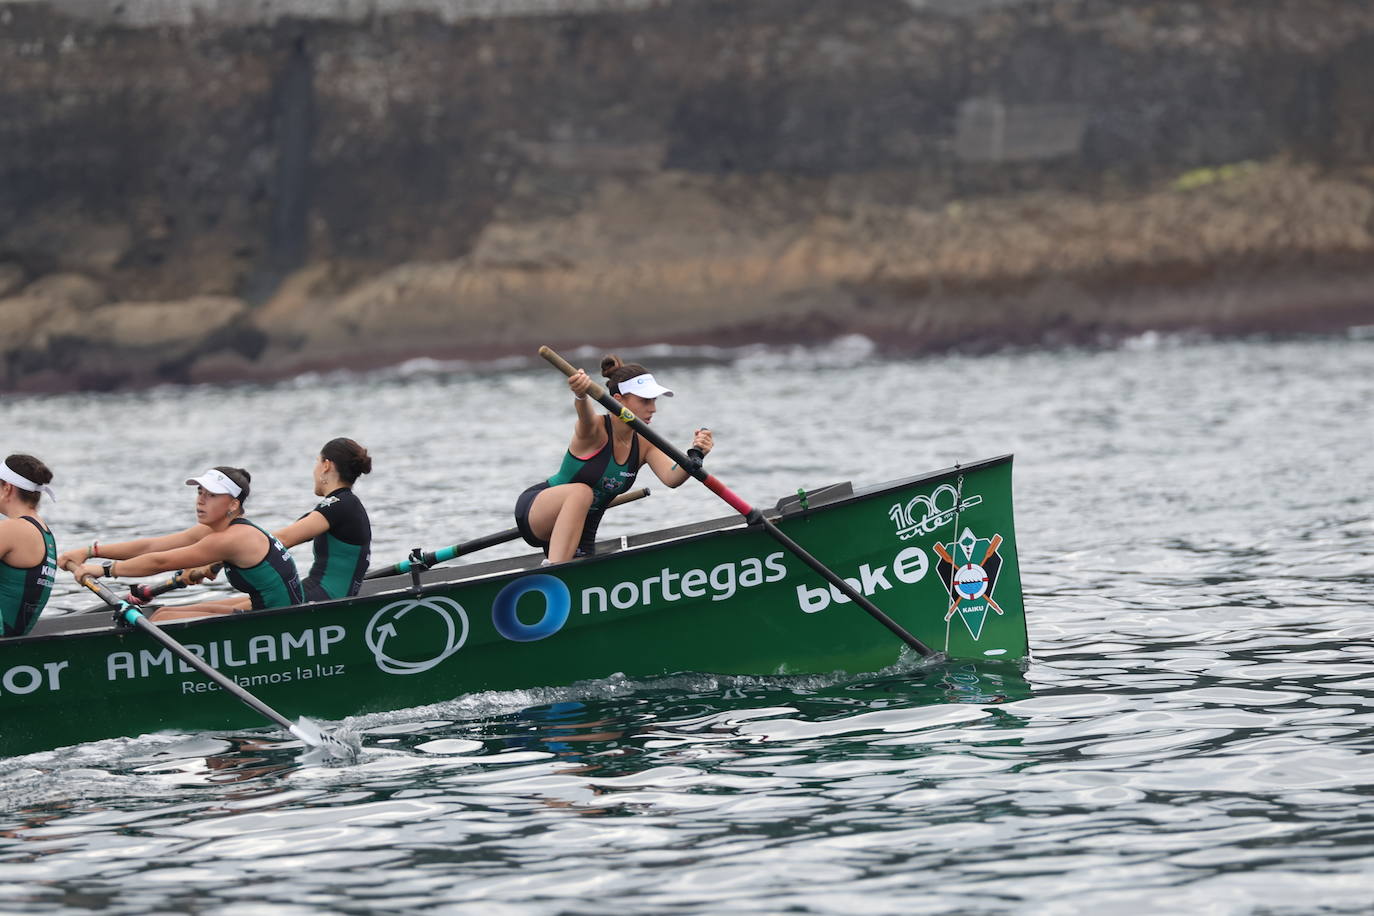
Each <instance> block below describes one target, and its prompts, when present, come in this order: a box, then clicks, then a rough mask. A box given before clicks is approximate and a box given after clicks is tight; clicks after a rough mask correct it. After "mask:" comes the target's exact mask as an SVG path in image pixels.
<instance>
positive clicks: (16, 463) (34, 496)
mask: <svg viewBox="0 0 1374 916" xmlns="http://www.w3.org/2000/svg"><path fill="white" fill-rule="evenodd" d="M5 465H6V466H7V467H8V468H9V469H10V470H11V471H13V472H14V473H16V474H18V475H19V476H20V477H27V478H28V479H29V480H32V481H33V482H34V483H36V484H38V485H39V486H40V487H41V486H43V484H45V483H52V471H50V470H48V466H47V465H46V464H44V463H43V462H41V461H39V460H38V459H37V458H35V457H33V456H32V455H10V456H9V457H8V458H6V459H5ZM14 489H15V490H16V491H17V492H18V493H19V498H20V499H22V500H23V501H24V502H26V503H28V504H29V505H30V506H36V505H38V500H39V497H40V496H41V495H42V494H41V493H39V492H38V491H37V490H20V489H19V488H18V487H15V488H14Z"/></svg>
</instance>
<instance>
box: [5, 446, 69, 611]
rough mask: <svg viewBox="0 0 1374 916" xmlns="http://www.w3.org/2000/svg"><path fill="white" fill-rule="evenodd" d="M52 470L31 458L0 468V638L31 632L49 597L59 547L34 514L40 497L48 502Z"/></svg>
mask: <svg viewBox="0 0 1374 916" xmlns="http://www.w3.org/2000/svg"><path fill="white" fill-rule="evenodd" d="M51 480H52V471H50V470H48V466H47V465H45V464H44V463H43V462H41V461H39V460H38V459H37V458H35V457H33V456H32V455H10V456H9V457H8V458H6V459H5V461H4V463H3V464H0V514H3V515H4V516H5V520H4V521H3V522H0V636H23V635H24V634H25V633H27V632H29V630H31V629H33V625H34V623H35V622H36V621H37V620H38V615H39V614H41V613H43V607H44V605H46V604H47V603H48V596H49V595H51V594H52V586H53V577H54V576H56V575H57V545H56V544H55V543H54V542H53V539H52V532H51V531H49V530H48V526H47V524H46V523H45V522H44V521H43V519H42V518H40V517H39V515H38V511H37V510H38V500H39V499H40V493H46V494H48V496H49V497H50V498H51V497H52V489H51V488H50V487H49V486H48V483H49V482H50V481H51Z"/></svg>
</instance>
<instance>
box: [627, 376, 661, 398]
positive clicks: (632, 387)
mask: <svg viewBox="0 0 1374 916" xmlns="http://www.w3.org/2000/svg"><path fill="white" fill-rule="evenodd" d="M616 388H617V389H619V391H620V393H621V394H632V395H634V396H635V397H640V398H656V397H665V398H671V397H672V396H673V392H672V389H670V388H664V387H663V386H662V385H660V384H659V383H658V382H656V381H654V377H653V376H652V375H650V374H649V373H647V372H646V373H644V374H643V375H636V376H635V377H634V378H630V379H626V380H625V381H623V382H621V383H620V384H618V385H616Z"/></svg>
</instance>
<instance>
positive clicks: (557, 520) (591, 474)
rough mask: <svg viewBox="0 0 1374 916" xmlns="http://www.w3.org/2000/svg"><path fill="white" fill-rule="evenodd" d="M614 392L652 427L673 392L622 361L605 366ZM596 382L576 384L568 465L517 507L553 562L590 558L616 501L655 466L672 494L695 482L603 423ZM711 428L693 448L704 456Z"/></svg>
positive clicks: (527, 531)
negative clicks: (660, 402) (591, 394)
mask: <svg viewBox="0 0 1374 916" xmlns="http://www.w3.org/2000/svg"><path fill="white" fill-rule="evenodd" d="M601 374H602V375H603V376H605V377H606V379H607V383H608V384H607V386H606V387H607V390H608V391H609V392H610V394H611V396H612V397H614V398H615V399H616V400H617V401H619V402H620V403H621V404H623V405H625V406H626V407H628V408H629V409H630V411H631V412H632V413H633V414H634V415H635V416H636V417H638V418H639V419H640V420H642V421H643V422H645V423H649V422H651V421H652V420H653V418H654V413H655V411H656V410H657V398H659V397H660V396H662V397H669V398H670V397H672V396H673V393H672V392H671V391H669V390H668V389H667V388H664V387H663V386H662V385H660V384H659V383H658V382H656V381H655V380H654V377H653V376H652V375H650V374H649V370H648V369H645V368H644V367H643V366H641V365H639V364H638V363H628V364H626V363H623V362H621V360H620V358H619V357H617V356H607V357H605V358H604V359H602V360H601ZM591 386H592V380H591V379H590V378H588V377H587V373H585V372H583V371H582V370H581V369H579V370H577V372H575V373H574V374H573V375H571V376H569V378H568V387H569V388H570V389H571V390H572V393H573V396H574V397H575V398H576V400H575V401H574V402H573V406H574V408H576V410H577V424H576V425H575V426H574V427H573V435H572V442H570V443H569V444H568V452H567V454H566V455H564V456H563V466H562V467H560V468H559V469H558V473H557V474H554V475H553V476H552V477H550V478H549V479H548V480H546V481H542V482H540V483H537V484H535V485H534V486H532V487H530V488H529V489H528V490H526V491H525V492H524V493H521V494H520V498H519V499H518V500H517V501H516V503H515V524H516V526H517V527H518V528H519V529H520V534H521V535H522V536H524V538H525V541H526V543H528V544H530V545H532V546H534V547H541V548H543V550H544V554H545V555H546V556H547V557H548V562H550V563H563V562H565V561H567V560H571V559H572V558H573V556H574V555H577V556H585V555H587V554H590V553H591V552H592V550H593V549H594V546H595V543H596V529H597V526H598V525H600V523H601V516H602V513H604V512H605V510H606V506H607V505H609V504H610V502H611V500H613V499H614V498H615V497H616V496H618V495H620V494H621V493H623V492H625V491H627V490H629V489H630V487H631V486H632V485H633V484H634V481H635V476H636V475H637V474H638V473H639V469H640V468H641V467H642V466H643V465H645V464H648V465H649V467H651V468H653V471H654V474H655V475H657V476H658V479H659V480H661V481H663V482H664V484H666V485H667V486H670V487H679V486H681V485H682V484H683V483H684V482H685V481H686V480H687V478H688V477H689V476H691V475H690V474H689V473H688V471H687V469H686V468H681V467H678V466H677V464H676V463H675V462H674V461H673V460H672V459H671V458H669V457H668V456H667V455H665V454H664V453H663V452H662V451H660V450H659V449H658V448H657V447H656V446H654V444H653V443H651V442H648V441H647V440H645V439H643V438H642V437H640V435H639V434H638V433H636V432H635V431H634V430H633V429H632V428H631V427H630V425H629V424H628V423H616V422H613V421H612V419H611V417H610V416H609V415H602V416H600V417H598V415H597V413H596V412H595V411H594V410H593V409H592V403H593V402H592V401H591V400H589V399H588V398H587V392H588V390H590V389H591ZM712 444H713V441H712V437H711V431H710V430H709V429H698V430H697V431H696V432H695V433H694V434H693V436H692V448H695V449H700V450H701V453H702V454H703V455H705V454H707V453H709V452H710V451H711V447H712Z"/></svg>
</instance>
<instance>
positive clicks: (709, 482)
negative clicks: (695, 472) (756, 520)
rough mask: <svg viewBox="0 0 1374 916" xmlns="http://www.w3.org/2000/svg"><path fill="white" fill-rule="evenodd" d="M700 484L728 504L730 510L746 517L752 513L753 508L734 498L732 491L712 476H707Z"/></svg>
mask: <svg viewBox="0 0 1374 916" xmlns="http://www.w3.org/2000/svg"><path fill="white" fill-rule="evenodd" d="M702 483H704V484H706V489H708V490H710V491H711V492H712V493H714V494H716V495H717V496H719V497H720V498H721V499H723V500H725V501H726V502H727V503H729V504H730V508H732V509H734V510H735V511H736V512H738V513H739V514H740V515H748V514H749V513H750V512H753V511H754V507H753V506H751V505H749V504H748V503H747V502H745V501H744V500H742V499H740V498H739V497H738V496H736V495H735V493H734V491H733V490H731V489H730V488H729V487H727V486H726V485H725V484H723V483H721V482H720V481H719V480H717V479H716V478H715V475H714V474H707V475H706V479H705V480H703V481H702Z"/></svg>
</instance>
